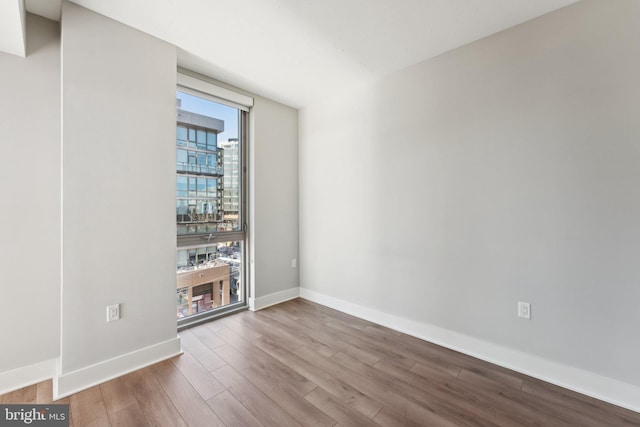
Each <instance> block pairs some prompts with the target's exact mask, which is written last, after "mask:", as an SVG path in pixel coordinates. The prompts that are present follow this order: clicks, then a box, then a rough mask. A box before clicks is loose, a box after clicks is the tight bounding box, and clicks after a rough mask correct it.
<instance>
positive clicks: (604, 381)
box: [300, 287, 640, 412]
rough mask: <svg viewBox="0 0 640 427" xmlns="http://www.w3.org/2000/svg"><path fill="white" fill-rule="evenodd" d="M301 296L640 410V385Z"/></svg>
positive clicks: (358, 307) (310, 294)
mask: <svg viewBox="0 0 640 427" xmlns="http://www.w3.org/2000/svg"><path fill="white" fill-rule="evenodd" d="M300 297H301V298H304V299H307V300H309V301H313V302H315V303H318V304H321V305H325V306H327V307H330V308H333V309H335V310H338V311H342V312H344V313H347V314H350V315H352V316H355V317H359V318H361V319H364V320H368V321H370V322H373V323H376V324H378V325H382V326H386V327H388V328H391V329H395V330H397V331H400V332H403V333H405V334H407V335H412V336H414V337H416V338H420V339H422V340H425V341H429V342H432V343H434V344H438V345H441V346H443V347H447V348H450V349H452V350H456V351H459V352H461V353H464V354H468V355H470V356H473V357H476V358H478V359H482V360H485V361H487V362H490V363H493V364H496V365H499V366H503V367H505V368H508V369H512V370H514V371H517V372H520V373H523V374H525V375H529V376H532V377H535V378H538V379H540V380H543V381H546V382H549V383H552V384H555V385H558V386H560V387H564V388H567V389H569V390H573V391H576V392H578V393H582V394H585V395H587V396H591V397H594V398H596V399H599V400H603V401H605V402H609V403H612V404H614V405H617V406H622V407H624V408H627V409H630V410H632V411H636V412H640V387H638V386H635V385H632V384H628V383H624V382H622V381H618V380H614V379H612V378H608V377H604V376H601V375H598V374H595V373H593V372H589V371H585V370H582V369H578V368H574V367H572V366H569V365H565V364H562V363H558V362H554V361H552V360H548V359H544V358H541V357H538V356H533V355H530V354H527V353H524V352H521V351H518V350H514V349H511V348H508V347H503V346H501V345H498V344H494V343H491V342H488V341H484V340H481V339H478V338H473V337H471V336H468V335H464V334H461V333H458V332H454V331H451V330H447V329H443V328H440V327H438V326H434V325H430V324H427V323H422V322H418V321H415V320H410V319H406V318H403V317H400V316H396V315H393V314H388V313H385V312H383V311H380V310H377V309H374V308H369V307H365V306H362V305H358V304H354V303H352V302H348V301H345V300H341V299H338V298H334V297H332V296H329V295H325V294H322V293H319V292H315V291H312V290H309V289H306V288H302V287H301V288H300Z"/></svg>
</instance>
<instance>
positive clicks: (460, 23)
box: [27, 0, 577, 107]
mask: <svg viewBox="0 0 640 427" xmlns="http://www.w3.org/2000/svg"><path fill="white" fill-rule="evenodd" d="M576 1H577V0H242V1H237V0H236V1H233V0H73V2H74V3H77V4H79V5H81V6H84V7H86V8H88V9H91V10H93V11H95V12H98V13H100V14H103V15H105V16H108V17H110V18H112V19H115V20H117V21H120V22H122V23H124V24H127V25H129V26H131V27H134V28H137V29H139V30H142V31H144V32H147V33H149V34H152V35H154V36H156V37H158V38H160V39H162V40H166V41H168V42H170V43H172V44H174V45H176V46H178V47H179V64H180V65H181V66H183V67H185V68H189V69H192V70H193V71H198V72H201V73H204V74H208V75H211V76H213V77H216V78H218V79H220V80H223V81H226V82H228V83H230V84H233V85H236V86H238V87H242V88H244V89H246V90H250V91H252V92H255V93H257V94H260V95H263V96H267V97H269V98H272V99H275V100H278V101H281V102H283V103H285V104H288V105H291V106H294V107H302V106H304V105H307V104H308V103H310V102H312V101H313V100H314V99H316V98H319V97H321V96H323V95H326V94H327V93H331V92H330V91H335V90H340V89H341V88H345V87H348V86H351V85H356V84H361V83H363V82H366V81H369V80H372V79H376V78H379V77H381V76H383V75H385V74H387V73H390V72H393V71H396V70H399V69H402V68H404V67H407V66H409V65H412V64H415V63H418V62H421V61H423V60H425V59H428V58H432V57H434V56H436V55H438V54H440V53H443V52H446V51H448V50H451V49H454V48H456V47H459V46H462V45H465V44H467V43H470V42H472V41H475V40H478V39H480V38H483V37H486V36H488V35H491V34H494V33H496V32H498V31H501V30H504V29H506V28H509V27H512V26H514V25H517V24H520V23H522V22H525V21H528V20H530V19H533V18H535V17H537V16H540V15H542V14H545V13H548V12H550V11H552V10H555V9H558V8H560V7H564V6H567V5H569V4H571V3H575V2H576ZM56 2H58V3H59V0H27V10H30V11H33V12H35V13H38V8H39V7H45V5H48V6H49V7H50V6H51V3H56ZM47 13H48V14H49V15H50V16H51V15H52V14H53V15H55V12H51V11H49V12H47Z"/></svg>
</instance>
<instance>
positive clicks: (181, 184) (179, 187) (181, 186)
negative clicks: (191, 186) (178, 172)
mask: <svg viewBox="0 0 640 427" xmlns="http://www.w3.org/2000/svg"><path fill="white" fill-rule="evenodd" d="M187 183H188V178H187V177H186V176H178V178H177V180H176V196H177V197H187V185H188V184H187Z"/></svg>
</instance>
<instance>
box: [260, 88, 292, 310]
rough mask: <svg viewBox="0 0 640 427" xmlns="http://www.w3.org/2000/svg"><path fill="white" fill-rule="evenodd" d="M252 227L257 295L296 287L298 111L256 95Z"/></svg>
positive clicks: (261, 295) (262, 295)
mask: <svg viewBox="0 0 640 427" xmlns="http://www.w3.org/2000/svg"><path fill="white" fill-rule="evenodd" d="M251 148H252V161H253V165H252V166H253V167H252V168H251V170H252V172H253V176H252V179H253V196H254V197H253V199H252V201H251V210H252V215H251V218H252V224H253V227H252V232H253V242H252V243H253V249H254V251H253V254H252V257H251V260H252V261H253V268H254V282H255V283H254V285H255V295H254V297H255V298H264V297H266V296H268V295H271V294H275V293H278V292H283V291H288V290H291V289H292V288H296V289H297V288H298V286H299V284H300V281H299V275H298V271H299V270H298V269H297V268H295V269H293V268H292V267H291V260H292V259H296V260H297V257H298V111H297V110H295V109H293V108H291V107H287V106H285V105H282V104H279V103H277V102H274V101H270V100H268V99H265V98H261V97H256V98H255V102H254V108H253V140H252V142H251Z"/></svg>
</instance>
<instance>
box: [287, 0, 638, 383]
mask: <svg viewBox="0 0 640 427" xmlns="http://www.w3.org/2000/svg"><path fill="white" fill-rule="evenodd" d="M639 17H640V2H637V1H634V0H619V1H616V2H603V1H597V0H585V1H582V2H579V3H577V4H575V5H572V6H570V7H568V8H565V9H561V10H559V11H556V12H554V13H552V14H549V15H546V16H543V17H541V18H539V19H536V20H534V21H531V22H529V23H526V24H524V25H521V26H518V27H515V28H512V29H510V30H507V31H505V32H502V33H499V34H497V35H494V36H491V37H489V38H486V39H483V40H481V41H478V42H476V43H473V44H471V45H468V46H465V47H462V48H460V49H457V50H455V51H452V52H449V53H447V54H444V55H442V56H440V57H437V58H435V59H432V60H429V61H426V62H423V63H420V64H417V65H415V66H413V67H411V68H408V69H405V70H402V71H400V72H398V73H395V74H393V75H390V76H387V77H386V78H384V79H382V80H380V81H378V82H376V83H374V84H370V85H367V86H365V87H362V88H359V89H357V90H354V91H352V92H348V93H344V94H340V93H338V94H332V95H331V98H327V99H326V100H325V101H324V102H319V103H316V104H314V105H312V106H310V107H308V108H305V109H304V110H301V112H300V148H299V150H300V153H299V156H300V160H299V169H300V242H301V247H300V252H301V258H302V263H301V286H302V287H303V288H306V289H309V290H312V291H316V292H319V293H322V294H325V295H329V296H332V297H335V298H339V299H342V300H345V301H348V302H355V303H358V304H361V305H363V306H366V307H370V308H374V309H378V310H381V311H384V312H386V313H390V314H394V315H398V316H403V317H406V318H409V319H413V320H417V321H420V322H424V323H425V324H431V325H436V326H439V327H442V328H446V329H449V330H453V331H456V332H460V333H463V334H467V335H471V336H473V337H476V338H480V339H482V340H486V341H489V342H493V343H497V344H500V345H504V346H507V347H511V348H514V349H518V350H521V351H524V352H526V353H529V354H533V355H538V356H542V357H543V358H547V359H550V360H553V361H557V362H560V363H564V364H569V365H573V366H575V367H578V368H582V369H585V370H588V371H591V372H594V373H598V374H601V375H603V376H607V377H611V378H615V379H618V380H621V381H624V382H628V383H631V384H635V385H640V370H638V369H637V361H638V360H640V341H638V339H637V329H638V325H640V310H638V309H637V301H638V300H640V286H638V283H640V269H638V265H640V262H639V256H640V255H639V254H640V226H639V222H638V219H639V218H640V192H639V191H638V182H640V167H639V165H640V144H639V141H640V121H639V120H638V117H640V83H639V82H640V80H638V76H639V75H640V43H638V40H640V19H639ZM517 301H527V302H530V303H531V304H532V316H533V317H532V319H531V320H530V321H526V320H523V319H518V318H517V317H516V302H517Z"/></svg>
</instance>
